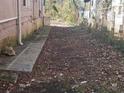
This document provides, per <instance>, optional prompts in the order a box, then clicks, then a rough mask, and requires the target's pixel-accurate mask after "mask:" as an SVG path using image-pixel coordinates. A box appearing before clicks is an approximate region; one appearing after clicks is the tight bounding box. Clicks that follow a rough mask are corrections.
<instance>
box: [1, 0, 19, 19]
mask: <svg viewBox="0 0 124 93" xmlns="http://www.w3.org/2000/svg"><path fill="white" fill-rule="evenodd" d="M16 7H17V3H16V0H0V20H4V19H9V18H12V17H16V13H17V11H16V9H17V8H16Z"/></svg>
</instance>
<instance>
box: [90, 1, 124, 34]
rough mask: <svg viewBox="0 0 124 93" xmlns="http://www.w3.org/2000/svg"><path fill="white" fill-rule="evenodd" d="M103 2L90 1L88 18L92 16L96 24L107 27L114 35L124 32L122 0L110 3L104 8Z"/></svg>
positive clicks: (123, 5)
mask: <svg viewBox="0 0 124 93" xmlns="http://www.w3.org/2000/svg"><path fill="white" fill-rule="evenodd" d="M104 1H105V0H91V1H90V2H91V8H90V18H89V19H92V17H93V16H94V18H95V20H96V23H98V25H99V24H101V25H102V26H105V27H106V26H107V28H108V30H110V31H114V33H115V34H118V33H121V34H122V33H123V32H124V0H112V1H111V0H108V1H111V3H110V5H109V7H106V4H105V2H104Z"/></svg>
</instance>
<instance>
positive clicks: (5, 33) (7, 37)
mask: <svg viewBox="0 0 124 93" xmlns="http://www.w3.org/2000/svg"><path fill="white" fill-rule="evenodd" d="M20 1H21V21H22V22H21V24H22V36H23V38H26V37H27V36H28V35H29V34H31V33H32V32H33V31H35V30H36V29H38V28H39V27H41V26H42V18H41V17H40V15H39V9H40V6H39V5H40V4H39V2H40V0H29V2H28V4H27V5H26V6H24V5H23V0H20ZM12 17H17V0H1V1H0V21H2V20H6V19H8V18H12ZM17 38H18V30H17V20H16V19H15V20H12V21H8V22H5V23H0V47H4V46H5V45H7V43H8V42H9V44H12V45H14V44H13V41H14V43H16V41H17ZM0 49H1V48H0Z"/></svg>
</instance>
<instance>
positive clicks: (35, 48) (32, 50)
mask: <svg viewBox="0 0 124 93" xmlns="http://www.w3.org/2000/svg"><path fill="white" fill-rule="evenodd" d="M49 31H50V30H48V29H44V31H39V32H38V34H37V35H36V36H35V38H33V39H34V40H33V41H32V42H31V43H30V44H29V45H28V46H27V47H26V48H25V49H24V50H23V51H22V52H21V53H20V54H19V55H18V56H17V57H16V58H15V59H14V60H13V61H12V62H10V63H9V64H7V65H5V66H0V69H1V70H5V71H14V72H18V71H19V72H31V71H32V69H33V66H34V64H35V62H36V60H37V58H38V56H39V54H40V52H41V50H42V48H43V46H44V44H45V42H46V40H47V37H48V34H49Z"/></svg>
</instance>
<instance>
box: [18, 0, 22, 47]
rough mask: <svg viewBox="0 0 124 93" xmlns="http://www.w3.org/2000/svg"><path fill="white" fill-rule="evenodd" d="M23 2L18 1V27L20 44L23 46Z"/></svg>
mask: <svg viewBox="0 0 124 93" xmlns="http://www.w3.org/2000/svg"><path fill="white" fill-rule="evenodd" d="M20 1H21V0H17V16H18V19H17V26H18V44H19V45H23V43H22V30H21V4H20Z"/></svg>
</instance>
